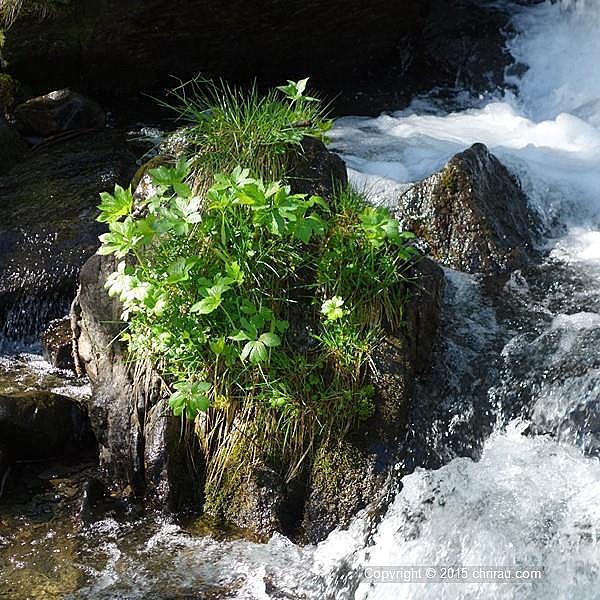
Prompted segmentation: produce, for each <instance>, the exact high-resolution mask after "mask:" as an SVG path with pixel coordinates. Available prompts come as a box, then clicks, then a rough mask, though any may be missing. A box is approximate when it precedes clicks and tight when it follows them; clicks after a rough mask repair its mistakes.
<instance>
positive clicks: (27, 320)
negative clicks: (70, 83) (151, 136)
mask: <svg viewBox="0 0 600 600" xmlns="http://www.w3.org/2000/svg"><path fill="white" fill-rule="evenodd" d="M134 169H135V157H134V156H133V155H132V154H131V152H130V151H129V150H128V148H127V145H126V143H125V140H124V138H123V136H122V135H121V134H120V133H117V132H114V131H102V132H87V133H82V134H75V135H74V137H72V138H69V139H63V140H56V141H54V142H49V143H47V144H43V145H41V146H40V147H39V148H38V149H36V150H35V151H31V152H30V153H29V154H28V155H27V158H26V159H25V160H24V161H23V162H22V163H20V164H18V165H17V166H15V167H13V169H11V171H10V172H9V173H8V174H7V175H5V176H4V177H0V333H1V334H3V335H4V337H5V338H6V339H9V340H24V341H27V342H32V341H37V337H38V336H39V335H40V333H41V331H42V330H43V328H44V327H45V326H46V325H47V324H48V323H49V322H50V321H51V320H52V319H55V318H58V317H61V316H63V315H64V314H66V313H68V311H69V305H70V303H71V300H72V299H73V297H74V296H75V290H76V286H77V277H78V275H79V270H80V268H81V265H83V263H84V262H85V261H86V260H87V258H89V257H90V256H91V255H92V254H93V253H94V252H95V251H96V249H97V247H98V245H99V242H98V234H99V233H101V232H102V226H101V225H100V224H99V223H97V222H96V221H95V218H96V215H97V209H96V206H97V205H98V202H99V193H100V192H101V191H104V190H106V189H110V188H112V187H113V185H114V184H115V183H121V184H126V182H127V181H129V179H130V177H131V175H132V173H133V171H134Z"/></svg>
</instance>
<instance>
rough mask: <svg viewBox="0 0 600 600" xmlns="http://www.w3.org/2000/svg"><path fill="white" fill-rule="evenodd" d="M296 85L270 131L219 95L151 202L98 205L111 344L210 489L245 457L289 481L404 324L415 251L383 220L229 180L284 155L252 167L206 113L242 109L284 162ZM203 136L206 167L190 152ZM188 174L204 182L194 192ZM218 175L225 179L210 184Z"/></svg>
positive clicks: (363, 405) (119, 193) (263, 184)
mask: <svg viewBox="0 0 600 600" xmlns="http://www.w3.org/2000/svg"><path fill="white" fill-rule="evenodd" d="M305 87H306V81H300V82H296V83H295V82H288V85H287V86H283V87H282V88H281V91H282V92H283V93H284V94H285V96H286V98H287V99H285V100H284V104H285V110H284V109H281V110H282V113H281V114H282V115H285V118H284V117H283V116H282V117H281V118H280V120H279V125H278V126H277V127H274V128H269V127H267V125H266V121H267V117H266V115H267V114H268V113H269V111H271V112H270V113H269V114H273V111H272V110H271V109H269V111H266V109H265V112H264V113H263V112H261V111H263V108H264V107H263V105H262V103H263V100H262V99H260V98H259V97H258V96H256V97H253V98H251V99H250V100H248V99H245V98H244V97H243V96H241V95H238V94H239V93H238V92H237V91H236V92H232V91H230V92H228V94H229V95H228V96H227V101H226V102H224V104H222V105H218V106H217V107H216V108H214V109H212V112H211V114H210V115H207V116H206V118H207V120H208V121H210V120H212V119H213V118H216V119H217V121H216V122H215V123H213V124H211V125H210V126H207V127H206V128H205V124H204V123H201V124H199V125H197V129H195V133H194V134H193V135H196V136H197V137H196V138H195V139H196V142H197V144H198V146H193V148H195V149H196V150H197V151H198V152H199V154H195V155H193V156H190V155H188V157H187V158H181V159H180V160H179V161H177V163H176V164H174V165H171V166H167V165H163V166H160V167H158V168H155V169H151V170H150V171H149V174H150V176H151V178H152V180H153V184H154V187H155V189H156V193H155V194H154V195H153V196H152V197H149V198H147V199H145V200H143V201H138V202H134V199H133V194H132V192H131V190H130V189H123V188H120V187H118V186H117V187H116V188H115V191H114V194H108V193H105V194H102V197H101V204H100V216H99V220H100V221H102V222H104V223H106V224H107V226H108V232H107V233H105V234H103V235H102V236H101V241H102V246H101V248H100V250H99V253H100V254H113V255H115V256H116V257H118V258H120V259H121V260H120V262H119V263H118V266H117V268H116V270H115V272H114V273H112V274H111V275H110V276H109V277H108V279H107V282H106V287H107V289H108V293H109V294H110V295H112V296H115V297H117V298H118V299H119V300H120V301H121V303H122V305H123V320H124V321H126V323H127V327H126V329H125V330H124V333H123V339H125V340H126V341H127V343H128V348H129V352H130V355H131V360H132V361H133V362H135V363H136V364H152V365H154V367H155V368H156V369H157V370H158V371H159V373H160V375H161V376H162V378H163V380H164V382H165V386H166V387H167V393H168V394H169V405H170V407H171V409H172V410H173V413H174V414H176V415H178V416H182V417H184V416H185V417H186V418H187V419H188V420H195V421H196V430H197V434H198V436H199V438H200V441H201V444H202V447H203V448H204V451H205V454H206V460H207V464H208V474H207V489H215V490H218V489H219V485H220V482H221V480H222V478H223V477H224V476H225V473H228V469H229V465H230V464H232V461H235V460H238V459H239V457H240V456H242V455H243V460H244V464H245V465H246V466H247V465H252V464H254V463H255V462H261V461H262V462H264V461H265V460H267V462H269V464H270V466H271V468H276V469H278V470H279V472H280V473H282V474H284V475H285V477H287V479H288V480H291V479H293V478H294V477H295V476H296V475H297V474H298V472H299V471H300V470H301V469H302V468H303V465H304V464H305V463H306V461H307V460H308V461H309V460H311V457H312V454H313V452H314V449H315V448H316V447H317V446H318V444H319V443H320V442H321V441H322V440H324V439H326V438H328V437H329V436H335V437H341V436H342V435H343V433H344V432H345V431H348V430H349V429H352V428H355V427H357V426H358V425H359V423H360V422H361V421H363V420H364V419H366V418H368V417H369V416H371V415H372V413H373V409H374V404H373V400H374V388H373V387H372V385H371V384H370V383H369V375H370V371H369V370H370V362H369V357H370V355H371V354H372V352H373V349H374V348H375V347H376V345H377V343H378V342H379V341H380V338H381V332H382V329H383V328H384V327H386V326H389V327H398V326H400V324H401V321H402V313H403V306H404V300H405V298H406V294H407V293H408V292H407V285H406V279H405V276H404V272H405V270H406V268H407V267H408V266H409V265H410V264H411V261H412V260H413V257H414V254H415V251H414V249H413V248H412V247H411V246H410V244H409V241H410V238H411V237H412V236H411V234H408V233H404V232H400V231H399V228H398V224H397V222H396V221H395V220H394V219H393V218H392V217H391V216H390V215H389V213H388V212H387V211H386V210H385V209H382V208H374V207H372V206H370V205H369V204H368V203H367V202H366V201H365V200H364V198H363V197H362V196H361V195H360V194H358V193H357V192H355V191H353V190H352V189H340V190H337V191H336V193H335V194H334V195H333V197H332V198H330V199H329V201H326V200H324V199H323V198H320V197H317V196H306V195H303V194H295V193H293V192H292V190H291V188H290V186H289V185H288V184H286V183H285V181H281V180H279V179H277V178H273V177H272V176H271V175H268V176H267V177H265V176H263V177H259V176H257V175H256V174H255V172H254V171H251V170H250V169H248V168H241V167H239V166H233V167H231V163H232V161H234V160H235V161H236V164H237V161H238V160H240V159H247V160H248V161H249V162H250V163H251V164H252V166H253V168H254V169H261V173H263V175H264V172H265V170H266V172H267V173H272V172H273V171H272V170H271V169H272V168H274V167H273V165H274V164H275V163H273V162H271V158H272V157H277V158H278V159H279V158H281V157H282V156H283V155H284V152H283V151H280V150H276V151H274V152H273V154H270V152H271V151H272V150H273V148H270V149H269V152H267V154H264V153H263V150H264V149H261V148H259V147H257V146H256V145H255V144H254V142H253V141H252V140H254V139H255V138H254V134H252V135H249V137H243V140H242V138H240V139H239V140H238V138H237V137H236V136H237V135H238V133H239V135H242V133H243V135H244V136H248V133H247V132H241V129H242V128H240V127H239V122H238V121H235V120H234V121H235V122H234V123H233V125H232V124H231V122H230V121H231V119H230V120H229V121H227V119H224V118H223V119H222V118H221V117H214V114H216V113H218V112H219V111H220V110H222V111H225V108H226V107H228V109H229V108H231V106H230V103H231V102H234V103H236V106H235V107H234V108H233V109H232V110H233V111H234V112H235V111H237V113H236V114H237V115H238V116H239V112H240V110H242V108H243V107H242V108H240V106H241V105H244V106H246V104H244V103H247V106H252V107H254V108H253V110H258V111H259V113H260V114H261V115H262V117H261V118H262V119H263V120H264V123H259V124H249V125H248V126H249V127H251V128H252V131H254V132H256V131H263V132H264V131H265V130H268V131H269V134H268V135H270V136H273V137H272V138H270V139H272V140H274V139H277V140H278V141H277V144H282V145H281V149H282V150H283V149H285V148H287V147H288V146H289V144H292V145H293V144H299V142H300V140H301V136H300V135H299V134H298V135H297V134H296V131H295V129H293V128H292V129H290V130H289V131H288V130H287V129H286V127H287V125H286V127H283V130H284V131H286V133H285V135H284V136H283V137H281V136H280V137H277V136H276V135H275V133H274V132H279V134H281V131H282V126H283V124H289V122H290V115H291V114H292V113H293V114H294V115H296V116H297V115H298V114H299V113H297V112H294V111H298V110H300V109H299V107H301V108H302V111H305V107H303V106H302V105H306V106H309V105H310V106H312V105H317V104H318V101H317V100H315V99H314V98H312V97H308V96H305V95H304V92H305ZM252 93H253V94H256V92H255V91H254V92H252ZM232 98H234V99H233V100H232ZM268 98H270V100H269V102H271V101H273V98H272V96H268ZM278 102H279V104H278V106H279V105H280V104H281V101H278ZM192 107H193V110H198V111H199V110H200V108H201V107H204V104H199V105H198V106H196V104H193V105H192ZM203 110H205V109H203ZM206 110H208V109H206ZM243 110H244V111H245V110H246V108H243ZM248 110H249V109H248ZM290 110H291V111H292V113H290ZM250 114H252V111H250V112H249V115H250ZM199 115H200V113H198V114H197V115H196V117H197V118H200V116H199ZM249 115H244V119H250V121H251V118H250V116H249ZM226 123H228V124H226ZM194 127H195V126H194ZM230 127H233V129H234V132H233V133H232V132H230V131H229V128H230ZM263 128H264V129H263ZM319 131H320V130H319ZM314 133H315V134H317V133H318V131H315V132H314ZM221 134H222V137H220V136H221ZM279 134H278V135H279ZM190 135H192V134H190ZM203 136H206V137H203ZM231 136H233V137H231ZM192 137H193V136H192ZM193 139H194V138H193ZM203 139H204V140H205V141H207V143H209V147H211V148H213V149H215V148H216V151H215V155H214V156H212V155H210V154H206V153H205V154H203V152H205V151H204V150H202V149H201V145H200V144H201V143H202V140H203ZM232 139H235V140H237V141H239V143H237V142H236V143H234V144H232V141H231V140H232ZM261 139H262V138H261ZM277 144H275V146H276V147H277V148H279V146H277ZM246 146H247V147H246ZM199 164H201V165H202V170H204V169H207V172H208V173H211V174H210V180H211V184H210V185H209V184H207V185H194V182H193V178H194V177H197V176H198V173H199V171H198V165H199ZM284 164H285V163H284V162H281V163H280V164H278V166H277V169H275V172H278V171H277V170H278V169H283V168H284ZM221 165H225V167H226V170H225V171H217V172H216V173H212V172H211V171H212V169H217V168H219V169H220V167H221ZM242 449H243V450H242ZM237 476H238V475H235V476H234V475H232V474H231V473H229V474H228V475H227V476H226V477H228V478H229V481H230V482H231V481H236V477H237ZM218 496H219V493H216V495H215V497H218Z"/></svg>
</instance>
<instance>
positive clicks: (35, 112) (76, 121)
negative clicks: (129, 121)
mask: <svg viewBox="0 0 600 600" xmlns="http://www.w3.org/2000/svg"><path fill="white" fill-rule="evenodd" d="M14 117H15V119H16V120H17V124H18V126H19V128H20V129H21V131H22V132H23V133H24V134H26V135H36V136H40V137H43V138H44V137H50V136H53V135H57V134H59V133H64V132H65V131H71V130H74V129H94V128H99V129H101V128H103V127H104V126H105V124H106V115H105V114H104V111H103V110H102V108H100V106H99V105H98V104H97V103H96V102H94V101H93V100H90V99H89V98H86V97H85V96H82V95H81V94H78V93H77V92H72V91H71V90H68V89H62V90H56V91H54V92H50V93H49V94H45V95H44V96H38V97H37V98H31V99H30V100H27V102H25V103H23V104H20V105H19V106H17V107H16V108H15V109H14Z"/></svg>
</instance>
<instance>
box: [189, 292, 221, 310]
mask: <svg viewBox="0 0 600 600" xmlns="http://www.w3.org/2000/svg"><path fill="white" fill-rule="evenodd" d="M221 300H222V298H221V295H220V294H218V295H214V296H208V297H206V298H203V299H202V300H200V302H196V304H194V305H193V306H192V307H191V308H190V312H193V313H198V314H201V315H209V314H210V313H211V312H214V311H215V310H217V308H219V306H220V305H221Z"/></svg>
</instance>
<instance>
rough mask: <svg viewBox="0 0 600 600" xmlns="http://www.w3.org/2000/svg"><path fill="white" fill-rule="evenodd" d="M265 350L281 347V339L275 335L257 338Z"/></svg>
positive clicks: (270, 334) (265, 334) (268, 334)
mask: <svg viewBox="0 0 600 600" xmlns="http://www.w3.org/2000/svg"><path fill="white" fill-rule="evenodd" d="M258 341H259V342H262V343H263V344H264V345H265V346H266V347H267V348H275V347H277V346H281V338H280V337H279V336H278V335H277V334H276V333H263V334H262V335H261V336H260V337H259V338H258Z"/></svg>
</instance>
